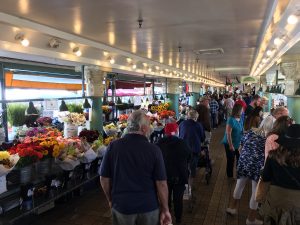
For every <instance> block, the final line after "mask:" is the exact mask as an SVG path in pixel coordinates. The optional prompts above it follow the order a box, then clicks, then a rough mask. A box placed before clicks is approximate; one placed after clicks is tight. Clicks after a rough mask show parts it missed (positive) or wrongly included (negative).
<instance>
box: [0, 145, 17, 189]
mask: <svg viewBox="0 0 300 225" xmlns="http://www.w3.org/2000/svg"><path fill="white" fill-rule="evenodd" d="M18 160H19V155H18V154H13V155H11V154H10V153H9V152H8V151H0V194H1V193H3V192H5V191H7V186H6V175H7V174H8V173H9V172H10V171H12V170H13V168H14V167H15V165H16V164H17V162H18Z"/></svg>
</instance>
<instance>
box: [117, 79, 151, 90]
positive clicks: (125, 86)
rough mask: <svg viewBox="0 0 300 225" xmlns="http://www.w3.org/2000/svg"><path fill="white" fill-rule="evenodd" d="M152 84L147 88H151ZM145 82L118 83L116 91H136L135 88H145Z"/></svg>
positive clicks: (119, 81)
mask: <svg viewBox="0 0 300 225" xmlns="http://www.w3.org/2000/svg"><path fill="white" fill-rule="evenodd" d="M150 86H151V83H146V87H150ZM143 87H144V82H136V81H121V80H117V81H116V89H134V88H143Z"/></svg>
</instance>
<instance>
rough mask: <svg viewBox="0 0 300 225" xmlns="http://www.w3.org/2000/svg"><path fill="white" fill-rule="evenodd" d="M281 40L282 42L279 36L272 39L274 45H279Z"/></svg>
mask: <svg viewBox="0 0 300 225" xmlns="http://www.w3.org/2000/svg"><path fill="white" fill-rule="evenodd" d="M281 42H282V39H280V38H275V39H274V44H275V45H276V46H279V45H280V44H281Z"/></svg>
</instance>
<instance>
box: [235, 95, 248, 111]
mask: <svg viewBox="0 0 300 225" xmlns="http://www.w3.org/2000/svg"><path fill="white" fill-rule="evenodd" d="M234 104H239V105H241V106H242V107H243V111H244V112H245V111H246V109H247V104H246V102H245V101H244V100H243V97H242V96H241V95H238V96H237V100H236V101H235V103H234Z"/></svg>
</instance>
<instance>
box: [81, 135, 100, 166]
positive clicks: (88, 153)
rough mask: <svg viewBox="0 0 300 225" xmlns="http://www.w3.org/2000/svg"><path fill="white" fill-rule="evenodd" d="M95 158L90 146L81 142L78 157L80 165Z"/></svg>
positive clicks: (85, 142)
mask: <svg viewBox="0 0 300 225" xmlns="http://www.w3.org/2000/svg"><path fill="white" fill-rule="evenodd" d="M96 158H97V154H96V153H95V151H94V150H93V149H92V147H91V145H90V144H89V143H88V142H87V141H84V140H82V141H81V154H80V156H79V160H80V162H81V163H90V162H92V161H94V160H95V159H96Z"/></svg>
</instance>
